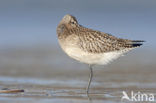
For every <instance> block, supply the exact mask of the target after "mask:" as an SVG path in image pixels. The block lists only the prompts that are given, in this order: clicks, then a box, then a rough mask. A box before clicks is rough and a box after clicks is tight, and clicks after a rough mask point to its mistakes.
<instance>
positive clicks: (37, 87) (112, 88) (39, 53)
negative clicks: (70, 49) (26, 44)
mask: <svg viewBox="0 0 156 103" xmlns="http://www.w3.org/2000/svg"><path fill="white" fill-rule="evenodd" d="M58 51H61V50H58V49H54V50H53V49H52V48H50V49H49V48H47V47H40V48H37V47H36V48H29V49H28V48H16V49H12V48H10V49H2V50H1V51H0V58H1V59H0V89H3V88H9V89H24V92H23V93H0V102H2V103H10V102H12V103H28V102H30V103H36V102H37V103H56V102H57V103H62V102H63V103H69V102H70V103H79V102H80V103H90V102H92V103H97V102H98V103H120V102H122V101H121V97H122V96H123V94H122V92H123V91H126V93H128V94H129V95H130V93H131V91H134V92H138V91H140V92H143V93H154V94H156V91H155V90H156V79H155V78H156V75H155V73H156V69H155V67H156V65H155V63H154V61H155V60H151V58H153V59H154V56H155V55H153V54H152V52H151V51H150V52H151V53H150V55H149V54H148V55H146V53H144V52H141V53H138V51H136V52H135V51H134V52H132V53H130V54H129V55H127V56H126V57H123V58H121V59H120V60H118V61H116V62H114V63H112V64H111V65H108V66H95V67H94V68H97V69H94V71H95V74H94V77H93V82H92V86H91V90H90V94H89V97H88V96H87V94H86V91H85V87H86V85H87V81H88V77H89V71H88V69H87V66H86V65H84V64H81V63H77V62H75V61H73V60H72V59H69V58H68V57H67V56H66V55H64V53H63V52H58ZM145 58H146V59H145ZM103 68H105V69H103ZM126 102H128V101H126Z"/></svg>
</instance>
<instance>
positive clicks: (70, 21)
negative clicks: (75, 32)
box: [60, 14, 78, 28]
mask: <svg viewBox="0 0 156 103" xmlns="http://www.w3.org/2000/svg"><path fill="white" fill-rule="evenodd" d="M60 24H64V25H66V27H67V28H74V27H77V26H78V22H77V20H76V18H75V17H74V16H72V15H69V14H67V15H65V16H64V17H63V18H62V20H61V21H60Z"/></svg>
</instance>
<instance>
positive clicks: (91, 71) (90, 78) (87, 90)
mask: <svg viewBox="0 0 156 103" xmlns="http://www.w3.org/2000/svg"><path fill="white" fill-rule="evenodd" d="M89 69H90V77H89V81H88V86H87V88H86V92H87V94H88V93H89V88H90V84H91V81H92V77H93V70H92V65H89Z"/></svg>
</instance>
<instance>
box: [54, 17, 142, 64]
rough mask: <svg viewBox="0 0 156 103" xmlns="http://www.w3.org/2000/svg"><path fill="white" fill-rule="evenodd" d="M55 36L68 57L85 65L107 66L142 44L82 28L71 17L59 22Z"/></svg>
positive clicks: (137, 41) (138, 41)
mask: <svg viewBox="0 0 156 103" xmlns="http://www.w3.org/2000/svg"><path fill="white" fill-rule="evenodd" d="M57 35H58V40H59V43H60V45H61V48H62V49H63V50H64V51H65V52H66V53H67V54H68V55H69V56H70V57H72V58H74V59H76V60H78V61H80V62H83V63H87V64H107V63H109V62H110V61H112V60H114V59H116V58H118V57H120V56H121V55H123V54H124V53H126V52H128V51H129V50H132V49H133V48H136V47H139V46H140V45H142V42H143V41H140V40H136V41H134V40H128V39H121V38H117V37H115V36H112V35H110V34H107V33H103V32H100V31H97V30H93V29H89V28H86V27H83V26H81V25H80V24H78V21H77V20H76V18H75V17H73V16H71V15H66V16H64V17H63V19H62V20H61V21H60V23H59V25H58V27H57Z"/></svg>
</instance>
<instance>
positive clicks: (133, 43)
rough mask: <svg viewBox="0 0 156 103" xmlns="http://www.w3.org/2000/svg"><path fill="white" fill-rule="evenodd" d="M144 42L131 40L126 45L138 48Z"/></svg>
mask: <svg viewBox="0 0 156 103" xmlns="http://www.w3.org/2000/svg"><path fill="white" fill-rule="evenodd" d="M143 42H145V41H144V40H132V41H130V42H129V43H128V45H129V46H130V47H131V48H135V47H140V46H141V45H143Z"/></svg>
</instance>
